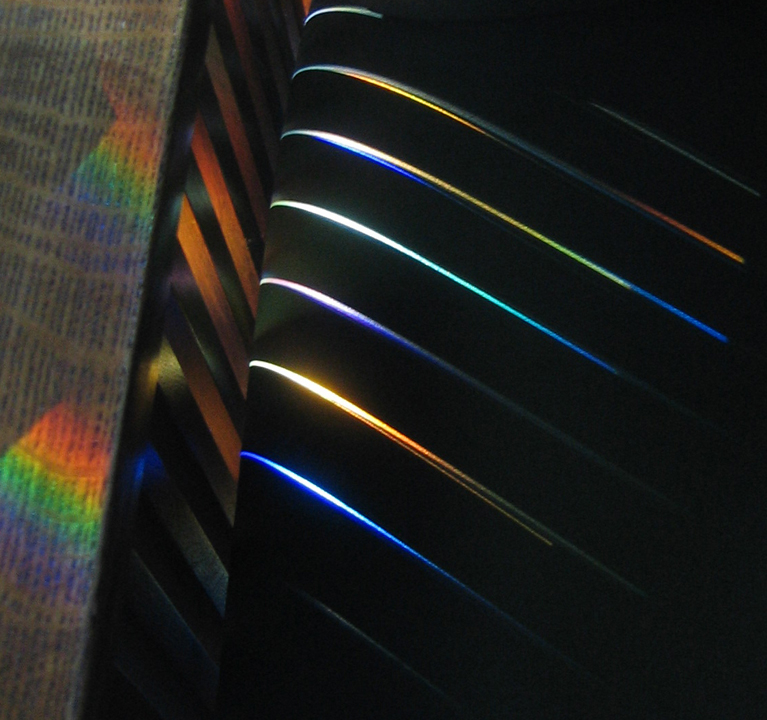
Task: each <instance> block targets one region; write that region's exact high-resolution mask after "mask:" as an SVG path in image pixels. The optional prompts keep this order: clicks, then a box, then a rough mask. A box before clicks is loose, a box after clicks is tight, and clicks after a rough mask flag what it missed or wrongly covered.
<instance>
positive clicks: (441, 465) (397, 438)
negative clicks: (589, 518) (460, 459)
mask: <svg viewBox="0 0 767 720" xmlns="http://www.w3.org/2000/svg"><path fill="white" fill-rule="evenodd" d="M250 367H252V368H261V369H262V370H268V371H269V372H273V373H275V374H277V375H280V376H281V377H284V378H285V379H287V380H289V381H290V382H292V383H295V384H296V385H299V386H300V387H302V388H304V389H305V390H308V391H309V392H311V393H313V394H314V395H317V396H318V397H320V398H322V399H323V400H325V401H326V402H329V403H330V404H331V405H334V406H335V407H337V408H338V409H339V410H343V411H344V412H345V413H347V414H348V415H351V416H352V417H353V418H355V419H356V420H359V421H360V422H362V423H364V424H365V425H367V426H368V427H370V428H373V430H376V431H377V432H379V433H381V434H382V435H383V436H384V437H386V438H388V439H389V440H393V441H394V442H395V443H397V445H399V446H400V447H403V448H405V450H408V451H409V452H411V453H412V454H413V455H415V456H416V457H419V458H420V459H421V460H423V461H425V462H427V463H428V464H429V465H431V466H432V467H433V468H435V469H437V470H439V471H440V472H441V473H442V474H443V475H445V476H447V477H448V478H450V479H451V480H452V481H453V482H455V483H457V484H458V485H460V486H461V487H462V488H464V490H468V491H469V492H470V493H471V494H472V495H475V496H476V497H478V498H479V499H480V500H482V501H483V502H485V503H487V504H488V505H490V507H492V508H493V509H494V510H497V511H498V512H499V513H501V514H502V515H504V516H505V517H507V518H508V519H509V520H511V521H513V522H514V523H516V524H517V525H519V527H521V528H522V529H523V530H526V531H527V532H529V533H530V534H531V535H533V536H534V537H535V538H537V539H538V540H540V541H541V542H543V543H545V544H546V545H549V546H551V545H552V542H551V541H550V540H549V539H548V538H546V537H544V536H543V535H541V534H540V533H539V532H536V531H535V530H533V529H532V527H530V525H531V524H533V523H535V524H537V523H536V522H535V521H534V520H533V519H532V518H530V517H528V516H527V515H526V514H525V513H523V512H522V511H521V510H519V509H517V508H516V507H514V506H513V505H512V504H511V503H509V502H507V501H506V500H504V499H503V498H501V497H500V496H499V495H496V494H495V493H494V492H492V491H491V490H489V489H488V488H486V487H485V486H484V485H481V484H480V483H478V482H477V481H476V480H474V479H473V478H472V477H469V476H468V475H467V474H466V473H464V472H462V471H461V470H459V469H458V468H456V467H454V466H453V465H451V464H450V463H448V462H447V461H445V460H443V459H442V458H441V457H439V456H438V455H435V454H434V453H433V452H431V451H430V450H427V449H426V448H425V447H423V446H422V445H419V444H418V443H417V442H415V441H414V440H411V439H410V438H409V437H408V436H407V435H403V434H402V433H401V432H399V431H398V430H395V429H394V428H393V427H392V426H391V425H388V424H386V423H385V422H383V420H379V419H378V418H377V417H375V416H374V415H371V414H370V413H369V412H367V411H365V410H363V409H362V408H361V407H358V406H357V405H355V404H354V403H352V402H349V400H347V399H346V398H343V397H341V396H340V395H337V394H336V393H334V392H333V391H332V390H330V389H328V388H326V387H325V386H323V385H320V384H319V383H316V382H314V380H310V379H309V378H307V377H305V376H304V375H299V374H298V373H296V372H293V371H292V370H288V369H287V368H284V367H282V366H280V365H274V364H273V363H270V362H265V361H263V360H252V361H251V363H250ZM504 506H505V507H504ZM520 518H524V521H523V520H521V519H520ZM528 523H529V524H528Z"/></svg>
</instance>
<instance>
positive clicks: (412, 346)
mask: <svg viewBox="0 0 767 720" xmlns="http://www.w3.org/2000/svg"><path fill="white" fill-rule="evenodd" d="M261 285H275V286H278V287H283V288H286V289H287V290H290V291H292V292H295V293H298V294H300V295H303V296H304V297H307V298H309V299H310V300H312V301H313V302H315V303H317V304H319V305H322V306H323V307H326V308H327V309H328V310H331V311H332V312H334V313H336V314H338V315H340V316H342V317H345V318H348V319H349V320H352V321H353V322H356V323H358V324H360V325H362V326H364V327H366V328H369V329H370V330H373V331H374V332H377V333H379V334H380V335H383V336H384V337H386V338H387V339H389V340H392V341H394V342H396V343H397V344H399V345H402V346H403V347H405V348H407V349H408V350H410V351H411V352H413V353H415V354H417V355H419V356H421V357H423V358H425V359H426V360H429V361H430V362H432V363H434V364H435V365H437V366H438V367H440V368H442V369H443V370H445V371H446V372H448V373H450V374H451V375H454V376H456V377H458V378H460V379H461V380H463V381H464V382H465V383H467V384H469V385H471V386H472V387H474V388H476V389H477V390H479V391H480V392H482V393H484V394H485V395H488V396H489V397H491V398H493V400H495V401H496V402H499V403H501V404H502V405H504V406H505V407H507V408H509V409H510V410H512V411H513V412H514V413H515V414H517V415H518V416H520V417H522V418H524V419H525V420H526V421H528V422H530V423H531V424H532V425H535V427H537V428H539V429H540V430H543V431H544V432H545V433H547V434H549V435H551V436H552V437H554V438H555V439H556V440H558V441H559V442H561V443H562V444H563V445H566V446H567V447H569V448H571V449H573V450H575V451H576V452H578V453H580V454H581V455H584V456H585V457H586V458H588V459H589V460H590V461H592V462H594V463H595V464H597V465H599V466H600V467H603V468H605V469H606V470H608V471H610V472H611V473H613V474H614V475H617V476H618V477H620V478H621V479H623V480H625V481H627V482H629V483H630V484H632V485H635V486H637V487H639V488H640V489H642V490H644V491H645V492H649V493H650V494H651V495H653V496H654V497H655V498H656V499H657V500H660V501H661V502H662V503H663V504H664V505H665V506H666V507H671V508H675V507H676V505H675V503H674V502H672V501H671V500H670V499H669V498H667V497H666V496H665V495H663V493H660V492H658V490H656V489H655V488H653V487H652V486H650V485H648V484H647V483H645V482H643V481H642V480H639V479H638V478H636V477H634V476H633V475H631V474H630V473H627V472H626V471H625V470H624V469H623V468H621V467H620V466H618V465H616V464H615V463H613V462H610V461H609V460H606V459H605V458H604V457H602V456H601V455H599V454H598V453H596V452H594V451H593V450H592V449H591V448H588V447H586V446H585V445H583V444H582V443H580V442H579V441H578V440H576V439H575V438H573V437H571V436H570V435H568V434H567V433H565V432H563V431H562V430H560V429H559V428H557V427H555V426H554V425H552V424H551V423H549V422H546V420H544V419H543V418H540V417H538V415H536V414H535V413H532V412H530V411H529V410H527V409H526V408H524V407H522V405H519V404H518V403H515V402H514V401H512V400H509V398H507V397H505V396H504V395H501V393H499V392H497V391H496V390H493V388H491V387H490V386H488V385H485V383H483V382H480V381H479V380H477V379H476V378H474V377H472V376H471V375H469V374H468V373H465V372H464V371H463V370H460V369H459V368H457V367H455V365H451V364H450V363H449V362H446V361H445V360H443V359H442V358H440V357H438V356H437V355H434V354H433V353H431V352H429V351H428V350H426V349H424V348H422V347H421V346H420V345H417V344H416V343H414V342H412V341H411V340H408V339H407V338H405V337H403V336H402V335H399V334H398V333H396V332H394V331H393V330H390V329H389V328H387V327H385V326H384V325H381V324H380V323H378V322H376V321H375V320H373V319H372V318H370V317H368V316H367V315H363V314H362V313H361V312H359V311H358V310H355V309H354V308H351V307H349V306H348V305H344V304H343V303H342V302H339V301H338V300H336V299H335V298H332V297H330V296H329V295H325V294H324V293H321V292H319V291H318V290H314V289H312V288H309V287H307V286H306V285H301V284H299V283H296V282H293V281H291V280H284V279H282V278H275V277H266V278H264V279H263V280H261Z"/></svg>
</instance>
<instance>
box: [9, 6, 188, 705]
mask: <svg viewBox="0 0 767 720" xmlns="http://www.w3.org/2000/svg"><path fill="white" fill-rule="evenodd" d="M187 4H188V3H187V0H92V1H90V2H87V1H84V0H48V1H45V2H43V1H37V2H35V1H31V2H16V1H15V0H0V717H2V718H4V719H6V720H10V719H12V718H61V717H66V716H67V715H69V714H72V713H74V712H75V711H74V709H73V704H72V703H73V698H74V697H75V696H76V691H77V687H78V684H79V681H80V679H81V678H80V676H79V669H78V664H79V661H80V655H81V652H82V647H83V643H84V639H85V637H86V635H87V630H88V616H89V610H88V601H89V598H90V593H91V590H92V588H93V585H94V580H95V576H96V561H97V555H98V546H99V538H100V532H101V526H102V518H103V508H104V506H105V500H106V498H107V495H108V492H109V477H110V468H111V466H112V464H113V460H114V448H115V440H116V437H117V433H118V430H119V419H120V417H121V412H122V409H123V406H124V401H125V392H126V385H127V378H128V371H129V365H130V358H131V348H132V343H133V340H134V336H135V332H136V321H137V315H138V308H139V300H140V296H141V289H142V283H143V278H144V271H145V267H146V259H147V250H148V244H149V238H150V235H151V232H152V227H153V217H154V209H155V201H156V194H157V192H156V191H157V186H158V182H159V175H160V171H161V161H162V155H163V148H164V144H165V138H166V132H167V126H168V120H169V115H170V111H171V106H172V103H173V99H174V97H175V89H176V82H177V77H178V67H179V63H180V48H181V39H182V38H181V35H182V29H183V22H184V18H185V13H186V9H187Z"/></svg>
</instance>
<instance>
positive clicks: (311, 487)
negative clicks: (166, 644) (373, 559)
mask: <svg viewBox="0 0 767 720" xmlns="http://www.w3.org/2000/svg"><path fill="white" fill-rule="evenodd" d="M241 456H242V457H243V458H245V459H247V460H253V461H255V462H257V463H259V464H261V465H263V466H264V467H266V468H268V469H270V470H272V471H273V472H276V473H277V474H278V475H281V476H282V477H284V478H286V479H288V480H290V481H292V482H293V483H294V484H296V485H298V486H299V487H301V488H302V489H304V490H308V491H309V492H310V493H312V494H313V495H315V496H316V497H318V498H320V499H321V500H323V501H324V502H326V503H327V504H328V505H330V506H332V507H334V508H336V509H337V510H340V511H341V512H342V513H344V514H346V515H348V516H349V517H351V518H353V519H354V520H356V521H357V522H358V523H360V524H361V525H363V526H364V527H366V528H368V529H369V530H372V531H373V532H375V533H377V534H378V535H380V536H381V537H383V538H385V539H386V540H388V541H389V542H390V543H392V544H393V545H395V546H396V547H398V548H400V549H401V550H404V551H405V552H406V553H407V554H408V555H410V556H412V557H414V558H415V559H416V560H419V561H420V562H422V563H423V564H424V565H426V566H427V567H429V568H431V569H432V570H433V571H435V572H436V573H437V574H438V575H440V576H441V577H443V578H444V579H445V580H447V581H449V582H450V583H451V584H453V585H456V586H457V587H458V588H460V589H461V590H463V591H464V592H465V593H466V594H467V595H469V596H470V597H472V598H473V599H474V600H476V601H477V602H479V603H480V604H481V605H483V606H484V607H486V608H488V609H489V610H492V611H493V612H494V613H495V614H497V615H499V616H500V617H501V618H503V619H504V620H505V621H506V622H507V623H509V624H511V625H512V626H513V627H514V628H515V629H516V630H517V631H519V632H521V633H522V634H523V635H524V636H525V637H527V638H528V639H529V640H532V641H533V642H535V643H536V644H537V645H539V646H541V647H543V648H545V649H546V650H548V651H549V652H551V653H553V654H555V655H556V656H557V657H558V658H559V659H561V660H564V661H565V662H566V663H567V664H568V665H570V666H571V667H575V668H576V669H578V670H580V671H581V672H584V673H586V672H587V671H585V670H584V669H583V668H581V667H580V666H579V665H577V664H576V663H575V662H574V661H573V660H572V659H570V658H569V657H567V656H566V655H563V654H562V653H561V652H560V651H558V650H556V649H555V648H554V647H552V646H551V645H549V643H548V642H546V641H545V640H544V639H543V638H542V637H540V636H539V635H537V634H536V633H534V632H532V631H531V630H530V629H528V628H527V627H525V626H524V625H522V623H520V622H519V621H518V620H515V619H514V618H513V617H511V616H510V615H508V614H507V613H505V612H504V611H503V610H501V609H500V608H499V607H498V606H497V605H494V604H493V603H491V602H490V601H489V600H488V599H487V598H485V597H483V596H482V595H480V594H479V593H478V592H476V591H475V590H472V589H471V588H470V587H469V586H468V585H466V584H465V583H462V582H461V581H460V580H459V579H458V578H456V577H455V576H453V575H451V574H450V573H449V572H447V571H446V570H443V569H442V568H441V567H440V566H439V565H437V564H435V563H433V562H432V561H431V560H429V559H428V558H427V557H424V556H423V555H421V553H419V552H418V551H417V550H414V549H413V548H411V547H410V545H407V544H406V543H404V542H402V540H400V539H399V538H397V537H395V536H394V535H392V534H391V533H390V532H388V531H386V530H384V529H383V528H382V527H381V526H380V525H377V524H376V523H374V522H373V521H372V520H370V519H368V518H367V517H365V516H364V515H363V514H362V513H359V512H357V511H356V510H355V509H354V508H352V507H350V506H349V505H347V504H346V503H344V502H342V501H341V500H339V499H338V498H337V497H335V496H334V495H331V494H330V493H329V492H328V491H327V490H323V488H321V487H320V486H319V485H316V484H315V483H313V482H311V481H310V480H307V479H306V478H305V477H302V476H301V475H299V474H298V473H296V472H293V471H292V470H290V469H289V468H286V467H285V466H284V465H280V464H279V463H276V462H274V461H273V460H269V459H268V458H266V457H263V456H262V455H257V454H256V453H252V452H245V451H243V452H242V453H241ZM587 674H588V673H587Z"/></svg>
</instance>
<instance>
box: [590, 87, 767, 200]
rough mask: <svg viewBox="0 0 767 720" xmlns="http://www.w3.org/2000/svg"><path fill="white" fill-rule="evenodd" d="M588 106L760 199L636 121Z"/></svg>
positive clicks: (730, 176) (731, 178) (601, 106)
mask: <svg viewBox="0 0 767 720" xmlns="http://www.w3.org/2000/svg"><path fill="white" fill-rule="evenodd" d="M589 105H591V107H594V108H596V109H597V110H601V111H602V112H603V113H605V114H606V115H609V116H610V117H611V118H614V119H615V120H619V121H620V122H622V123H624V124H625V125H628V126H629V127H630V128H632V129H634V130H636V131H637V132H640V133H642V134H643V135H646V136H647V137H649V138H652V139H653V140H655V141H656V142H659V143H660V144H661V145H664V146H665V147H667V148H669V149H670V150H673V151H674V152H676V153H679V154H680V155H681V156H682V157H685V158H687V159H688V160H692V162H694V163H696V164H698V165H700V166H701V167H702V168H705V169H706V170H708V171H710V172H712V173H714V175H718V176H719V177H720V178H722V179H723V180H727V181H728V182H731V183H732V184H733V185H736V186H737V187H739V188H740V189H741V190H745V191H746V192H747V193H750V194H751V195H755V196H756V197H762V195H761V193H760V192H759V191H758V190H754V188H752V187H750V186H748V185H746V184H745V183H742V182H740V180H736V179H735V178H734V177H732V175H728V174H727V173H726V172H724V171H723V170H720V169H719V168H718V167H716V166H714V165H711V163H708V162H706V161H705V160H703V159H702V158H699V157H698V156H697V155H695V154H693V153H691V152H689V151H687V150H685V149H684V148H681V147H679V145H676V144H674V143H672V142H671V141H670V140H667V139H666V138H664V137H662V136H661V135H658V133H655V132H653V131H652V130H650V129H649V128H647V127H645V126H644V125H642V124H641V123H638V122H637V121H636V120H632V119H631V118H628V117H626V116H625V115H622V114H621V113H619V112H617V111H615V110H611V109H610V108H607V107H605V106H604V105H599V104H598V103H595V102H590V103H589Z"/></svg>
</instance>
